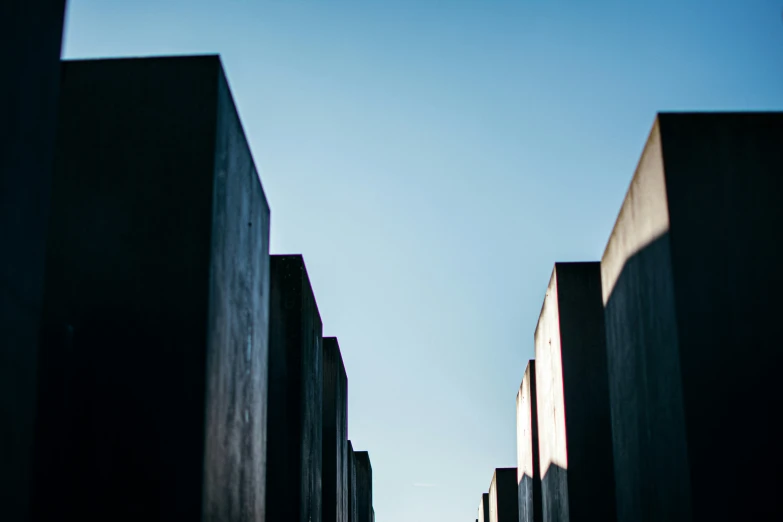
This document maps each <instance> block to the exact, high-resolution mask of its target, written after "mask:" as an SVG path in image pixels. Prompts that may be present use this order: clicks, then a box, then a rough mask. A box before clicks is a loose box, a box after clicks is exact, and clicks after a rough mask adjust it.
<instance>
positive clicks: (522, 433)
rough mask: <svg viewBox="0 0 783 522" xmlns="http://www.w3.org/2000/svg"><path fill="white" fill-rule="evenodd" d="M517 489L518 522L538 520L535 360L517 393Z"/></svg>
mask: <svg viewBox="0 0 783 522" xmlns="http://www.w3.org/2000/svg"><path fill="white" fill-rule="evenodd" d="M517 487H518V497H519V498H518V502H519V522H539V521H541V520H542V505H541V472H540V463H539V456H538V408H537V404H536V362H535V361H529V362H528V364H527V368H525V376H524V377H523V378H522V384H521V385H520V386H519V392H518V393H517Z"/></svg>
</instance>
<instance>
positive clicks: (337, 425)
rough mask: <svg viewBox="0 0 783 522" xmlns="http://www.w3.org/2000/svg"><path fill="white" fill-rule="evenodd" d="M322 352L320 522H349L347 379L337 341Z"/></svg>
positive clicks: (329, 341) (325, 345)
mask: <svg viewBox="0 0 783 522" xmlns="http://www.w3.org/2000/svg"><path fill="white" fill-rule="evenodd" d="M323 350H324V352H323V380H324V390H323V421H324V424H323V468H322V472H323V477H322V484H323V510H324V511H323V522H348V377H347V376H346V375H345V366H344V365H343V358H342V355H341V354H340V345H339V343H338V342H337V339H336V338H334V337H325V338H324V340H323Z"/></svg>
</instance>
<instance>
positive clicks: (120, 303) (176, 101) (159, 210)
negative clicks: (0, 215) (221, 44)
mask: <svg viewBox="0 0 783 522" xmlns="http://www.w3.org/2000/svg"><path fill="white" fill-rule="evenodd" d="M51 214H52V218H51V222H50V225H49V240H48V245H47V255H46V281H45V284H46V286H45V299H44V314H43V318H44V327H43V334H42V338H41V344H40V364H41V366H40V379H39V383H40V393H39V398H40V418H39V425H38V438H37V442H36V444H37V446H38V451H37V457H38V458H37V462H36V466H37V477H36V490H35V495H36V497H35V501H34V505H35V508H36V513H35V517H36V518H37V519H39V520H47V521H48V520H84V521H92V520H120V521H123V520H139V519H153V520H163V519H177V520H184V519H192V520H198V519H201V520H258V519H259V518H260V519H263V518H264V480H263V479H264V476H265V469H264V458H265V449H266V388H267V382H266V380H267V359H268V344H267V342H268V322H269V304H268V299H269V293H270V288H269V286H270V284H269V257H268V253H269V207H268V205H267V201H266V197H265V195H264V191H263V188H262V186H261V182H260V180H259V177H258V173H257V171H256V168H255V166H254V162H253V158H252V156H251V153H250V150H249V148H248V144H247V141H246V139H245V135H244V132H243V130H242V125H241V123H240V120H239V116H238V114H237V112H236V108H235V106H234V102H233V100H232V97H231V93H230V90H229V87H228V83H227V81H226V78H225V75H224V73H223V69H222V66H221V63H220V60H219V58H217V57H215V56H203V57H180V58H147V59H124V60H89V61H72V62H65V63H64V64H63V67H62V86H61V91H60V111H59V123H58V139H57V145H56V161H55V171H54V176H53V179H52V206H51Z"/></svg>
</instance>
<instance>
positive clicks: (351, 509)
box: [347, 440, 359, 522]
mask: <svg viewBox="0 0 783 522" xmlns="http://www.w3.org/2000/svg"><path fill="white" fill-rule="evenodd" d="M347 455H348V522H357V521H358V520H359V504H358V499H357V498H356V456H355V454H354V451H353V444H352V443H351V441H350V440H349V441H348V451H347Z"/></svg>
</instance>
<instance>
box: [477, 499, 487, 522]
mask: <svg viewBox="0 0 783 522" xmlns="http://www.w3.org/2000/svg"><path fill="white" fill-rule="evenodd" d="M477 516H478V518H477V520H479V521H481V522H489V493H482V494H481V500H479V507H478V515H477Z"/></svg>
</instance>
